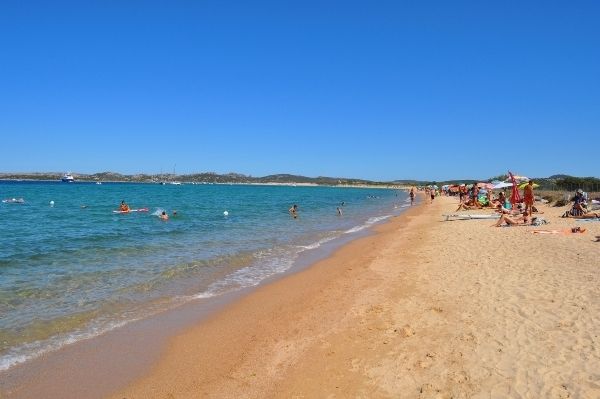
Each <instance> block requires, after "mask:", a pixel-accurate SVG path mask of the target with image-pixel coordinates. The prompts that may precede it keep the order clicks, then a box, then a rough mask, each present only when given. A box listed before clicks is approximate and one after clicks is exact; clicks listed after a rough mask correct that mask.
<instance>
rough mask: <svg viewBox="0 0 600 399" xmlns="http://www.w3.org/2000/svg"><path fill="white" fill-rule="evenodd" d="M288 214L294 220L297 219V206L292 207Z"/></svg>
mask: <svg viewBox="0 0 600 399" xmlns="http://www.w3.org/2000/svg"><path fill="white" fill-rule="evenodd" d="M288 212H289V213H290V215H292V217H293V218H294V219H296V218H298V205H296V204H294V205H292V207H291V208H290V209H289V210H288Z"/></svg>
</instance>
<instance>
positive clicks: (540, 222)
mask: <svg viewBox="0 0 600 399" xmlns="http://www.w3.org/2000/svg"><path fill="white" fill-rule="evenodd" d="M548 223H550V222H548V221H547V220H546V219H544V218H539V217H535V218H533V219H532V221H531V225H532V226H541V225H543V224H548Z"/></svg>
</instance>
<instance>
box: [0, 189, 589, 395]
mask: <svg viewBox="0 0 600 399" xmlns="http://www.w3.org/2000/svg"><path fill="white" fill-rule="evenodd" d="M420 198H421V199H422V198H423V197H422V196H421V197H420ZM423 202H424V201H421V203H420V204H419V205H418V206H416V207H412V208H408V209H407V210H406V211H404V212H403V213H402V214H401V215H399V216H396V217H393V218H391V219H388V221H386V222H385V223H382V224H379V225H376V226H375V227H374V228H372V230H373V231H374V233H375V234H372V235H368V236H365V237H362V238H358V239H356V240H353V241H352V242H350V243H348V244H346V245H344V246H342V247H341V248H338V249H337V250H335V251H334V253H332V254H331V255H330V256H329V257H327V258H325V259H322V260H320V261H318V262H316V263H314V264H312V265H310V266H309V267H307V268H305V269H303V270H301V271H298V272H294V273H290V274H288V275H285V276H283V277H281V278H277V279H273V280H272V281H271V282H269V283H268V284H265V285H262V286H260V287H258V288H257V289H254V290H251V291H246V292H244V295H243V296H241V297H238V298H235V299H232V300H229V301H223V302H222V303H221V304H220V305H219V307H218V308H216V309H213V310H217V311H216V312H215V311H213V312H211V313H210V314H205V315H203V317H201V315H198V314H197V313H198V312H197V309H194V307H193V306H190V307H188V308H187V312H188V313H185V312H184V313H180V314H179V316H177V317H182V318H187V322H188V324H187V327H186V328H184V329H178V330H177V331H175V330H171V331H167V332H166V333H167V338H168V337H170V338H169V340H168V342H167V344H166V345H165V346H164V347H162V346H161V347H160V348H157V347H156V346H152V345H154V344H153V343H152V342H150V343H149V344H148V345H150V347H149V348H148V349H149V350H148V351H144V344H145V342H143V341H142V342H140V341H139V338H144V339H145V338H146V335H144V336H143V337H139V338H138V337H136V336H135V335H133V334H131V331H128V330H127V329H125V330H124V331H122V333H123V334H124V337H125V338H126V339H127V341H122V342H121V346H119V347H110V346H107V345H104V346H103V344H102V342H101V341H97V342H99V344H98V345H99V346H98V347H97V348H96V349H97V351H98V352H100V353H103V354H104V359H105V360H106V361H108V362H110V361H111V359H113V360H114V359H119V357H113V356H116V355H117V352H119V353H118V354H119V355H120V356H121V358H122V357H123V356H125V358H130V359H132V360H135V361H141V362H142V363H143V364H142V366H143V367H142V368H138V369H137V372H136V373H135V374H136V375H131V374H127V373H128V372H130V371H131V368H130V365H128V364H118V362H116V363H117V364H114V367H113V369H112V370H108V371H106V372H105V373H101V372H99V373H98V374H97V375H93V376H92V377H93V378H91V379H89V380H88V381H84V382H82V384H81V385H85V383H88V385H89V384H91V385H89V386H88V389H91V391H89V390H88V391H81V390H80V391H78V392H76V393H75V394H73V391H74V390H75V391H76V390H77V388H80V387H79V386H77V385H78V382H79V380H78V379H77V377H76V376H75V377H74V376H73V375H65V374H68V373H69V371H68V370H67V371H63V374H62V375H61V373H60V372H59V373H58V374H57V373H55V375H58V376H59V377H62V379H60V378H59V379H54V380H53V379H48V378H46V383H48V384H50V385H49V386H48V387H46V390H42V391H40V390H37V391H36V390H35V389H34V388H35V387H33V386H29V387H24V388H23V390H21V391H18V392H17V391H14V392H13V393H12V396H11V395H8V394H7V397H13V396H14V397H40V393H44V395H43V396H44V397H103V396H108V397H111V398H115V399H116V398H119V399H122V398H128V399H132V398H154V397H156V398H164V397H186V398H187V397H192V398H193V397H199V398H200V397H202V398H205V397H209V398H210V397H218V398H223V397H227V398H229V397H231V398H234V397H250V398H259V397H260V398H262V397H328V396H331V397H375V398H390V397H409V398H420V397H557V398H558V397H568V396H571V397H595V396H598V395H600V374H599V373H598V371H597V370H600V352H599V351H598V350H597V348H598V347H599V344H600V338H599V336H598V334H597V331H599V330H600V320H599V319H598V318H597V317H596V315H597V314H598V313H599V312H600V293H599V291H598V288H597V287H598V281H599V278H598V276H597V259H598V257H599V256H600V247H599V244H598V243H596V242H594V240H593V238H594V237H595V236H597V235H599V234H600V223H585V227H586V228H587V229H588V231H587V232H586V234H579V235H566V234H565V235H563V234H560V235H543V234H537V235H536V234H531V233H530V231H532V230H536V229H548V228H550V229H564V228H566V227H570V226H573V225H584V223H581V222H578V221H574V220H571V219H560V218H559V217H558V216H559V215H560V213H561V210H560V209H559V208H549V207H547V206H544V205H540V208H541V210H542V211H544V212H545V213H544V215H543V217H544V218H545V219H547V220H549V221H550V223H551V224H550V225H549V226H541V227H514V228H495V227H491V226H490V225H491V224H492V223H493V221H490V220H466V221H465V220H463V221H444V218H443V217H442V216H441V215H442V214H447V213H455V212H454V209H455V208H456V200H455V199H454V198H445V197H442V198H436V200H435V201H434V203H433V204H431V205H430V204H427V203H423ZM171 314H172V315H174V314H175V313H171ZM194 317H195V318H197V322H192V323H191V324H189V321H190V318H191V319H193V318H194ZM153 328H154V329H155V330H152V329H151V328H146V330H145V333H147V334H148V335H152V334H161V333H165V331H162V330H161V325H156V324H155V325H154V327H153ZM129 345H131V346H129ZM136 348H137V350H134V349H136ZM121 351H125V352H126V353H125V355H123V353H120V352H121ZM149 353H150V354H149ZM80 355H82V356H83V357H82V358H81V359H79V360H78V361H76V362H74V364H72V365H71V368H72V369H73V368H81V369H85V368H86V367H88V368H89V367H92V368H93V367H94V363H93V362H90V361H89V357H88V359H87V362H86V353H81V352H80ZM41 364H42V366H41V369H40V370H41V371H44V372H46V373H48V372H51V371H52V370H48V368H49V367H52V364H48V363H46V364H45V365H44V363H41ZM121 373H125V375H126V376H127V377H128V378H121V379H120V380H119V381H116V379H115V377H122V375H121ZM88 374H89V371H88ZM92 374H94V370H92ZM46 377H47V376H46ZM130 377H131V378H130ZM41 378H44V376H43V375H42V377H41ZM68 379H70V380H69V381H71V382H70V384H71V385H65V382H66V381H67V380H68ZM98 381H102V382H103V384H104V383H105V382H107V383H108V384H109V385H110V384H112V385H111V387H112V388H111V389H110V392H112V393H110V392H107V391H106V390H102V389H103V388H102V387H100V386H99V384H98ZM35 383H38V381H36V382H35ZM94 383H95V385H94ZM61 390H62V393H63V394H62V395H61V394H60V393H61ZM65 390H71V394H70V395H64V393H65V392H64V391H65ZM36 393H37V395H36Z"/></svg>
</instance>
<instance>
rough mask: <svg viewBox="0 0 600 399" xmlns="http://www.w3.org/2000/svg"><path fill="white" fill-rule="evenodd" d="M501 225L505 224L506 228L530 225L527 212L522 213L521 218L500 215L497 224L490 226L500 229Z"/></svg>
mask: <svg viewBox="0 0 600 399" xmlns="http://www.w3.org/2000/svg"><path fill="white" fill-rule="evenodd" d="M503 224H506V225H507V226H516V225H521V226H524V225H528V224H531V220H530V219H529V214H528V213H527V211H524V212H523V214H522V215H521V216H517V217H510V216H508V215H507V214H505V213H503V214H502V215H500V219H498V222H497V223H496V224H494V225H492V226H495V227H500V226H502V225H503Z"/></svg>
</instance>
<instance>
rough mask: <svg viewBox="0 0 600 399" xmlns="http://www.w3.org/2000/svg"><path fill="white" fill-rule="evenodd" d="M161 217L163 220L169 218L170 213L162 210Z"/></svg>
mask: <svg viewBox="0 0 600 399" xmlns="http://www.w3.org/2000/svg"><path fill="white" fill-rule="evenodd" d="M159 218H161V219H162V220H169V215H167V212H165V211H162V213H161V214H160V216H159Z"/></svg>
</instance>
